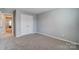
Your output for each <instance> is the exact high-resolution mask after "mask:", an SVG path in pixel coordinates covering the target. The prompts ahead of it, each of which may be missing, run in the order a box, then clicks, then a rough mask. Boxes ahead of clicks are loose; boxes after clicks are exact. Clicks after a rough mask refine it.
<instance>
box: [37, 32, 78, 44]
mask: <svg viewBox="0 0 79 59" xmlns="http://www.w3.org/2000/svg"><path fill="white" fill-rule="evenodd" d="M37 33H38V34H42V35H45V36H49V37H51V38H56V39H58V40H62V41H66V42H70V43H71V44H75V45H79V43H77V42H73V41H70V40H66V39H63V38H60V37H56V36H52V35H49V34H46V33H40V32H37Z"/></svg>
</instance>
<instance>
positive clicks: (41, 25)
mask: <svg viewBox="0 0 79 59" xmlns="http://www.w3.org/2000/svg"><path fill="white" fill-rule="evenodd" d="M78 12H79V10H78V9H74V8H73V9H72V8H70V9H69V8H60V9H55V10H52V11H50V12H46V13H41V14H39V15H38V16H37V32H40V33H46V34H49V35H52V36H56V37H60V38H64V39H65V40H70V41H75V42H79V26H78V25H79V18H78V17H79V14H78Z"/></svg>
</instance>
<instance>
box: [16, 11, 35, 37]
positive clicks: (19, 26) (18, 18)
mask: <svg viewBox="0 0 79 59" xmlns="http://www.w3.org/2000/svg"><path fill="white" fill-rule="evenodd" d="M21 14H28V15H32V14H29V13H26V12H23V11H20V10H16V13H15V35H16V36H17V37H18V36H20V35H21V23H20V22H21ZM32 16H33V32H36V16H35V15H32Z"/></svg>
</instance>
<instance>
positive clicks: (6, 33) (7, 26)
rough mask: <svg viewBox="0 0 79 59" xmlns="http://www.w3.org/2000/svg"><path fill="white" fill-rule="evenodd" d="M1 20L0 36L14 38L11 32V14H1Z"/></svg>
mask: <svg viewBox="0 0 79 59" xmlns="http://www.w3.org/2000/svg"><path fill="white" fill-rule="evenodd" d="M0 17H1V18H0V20H1V23H0V25H1V28H0V29H1V32H0V34H1V35H2V36H3V37H6V38H7V37H12V36H14V32H13V14H10V13H1V14H0Z"/></svg>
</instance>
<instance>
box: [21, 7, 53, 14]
mask: <svg viewBox="0 0 79 59" xmlns="http://www.w3.org/2000/svg"><path fill="white" fill-rule="evenodd" d="M53 9H54V8H20V9H19V10H22V11H25V12H28V13H32V14H40V13H43V12H47V11H50V10H53Z"/></svg>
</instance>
